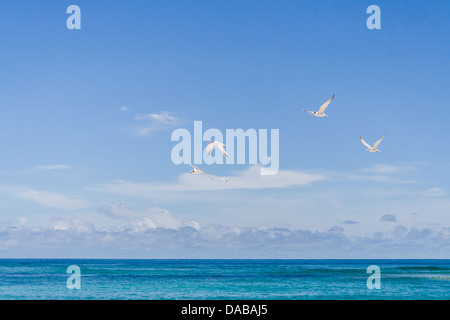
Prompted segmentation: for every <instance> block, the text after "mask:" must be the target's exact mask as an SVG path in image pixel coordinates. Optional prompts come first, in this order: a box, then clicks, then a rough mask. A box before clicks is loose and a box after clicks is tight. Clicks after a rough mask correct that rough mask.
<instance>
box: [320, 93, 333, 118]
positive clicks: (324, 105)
mask: <svg viewBox="0 0 450 320" xmlns="http://www.w3.org/2000/svg"><path fill="white" fill-rule="evenodd" d="M333 98H334V94H333V96H332V97H331V98H330V99H328V101H327V102H325V103H324V104H323V105H321V106H320V108H319V111H317V113H320V114H322V113H324V112H325V109H326V108H327V107H328V105H329V104H330V102H331V100H333Z"/></svg>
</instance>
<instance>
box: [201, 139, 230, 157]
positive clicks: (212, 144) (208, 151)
mask: <svg viewBox="0 0 450 320" xmlns="http://www.w3.org/2000/svg"><path fill="white" fill-rule="evenodd" d="M224 146H225V145H224V144H223V143H221V142H218V141H214V142H210V143H209V144H208V145H207V146H206V154H207V155H208V156H209V155H210V154H211V151H212V149H213V148H214V147H217V148H219V150H220V152H222V154H223V155H224V156H225V158H227V159H228V155H227V152H226V151H225V148H224Z"/></svg>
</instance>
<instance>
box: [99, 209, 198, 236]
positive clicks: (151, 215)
mask: <svg viewBox="0 0 450 320" xmlns="http://www.w3.org/2000/svg"><path fill="white" fill-rule="evenodd" d="M97 212H99V213H102V214H104V215H106V216H108V217H110V218H113V219H119V220H125V221H127V222H129V223H131V226H132V230H133V231H136V232H138V231H145V230H148V229H156V228H164V229H174V230H178V229H180V228H182V227H192V228H194V229H198V228H200V224H199V223H198V222H196V221H192V220H187V221H181V220H178V219H175V218H174V217H172V215H171V214H170V213H169V211H168V210H166V209H162V208H157V207H155V208H149V209H147V210H146V211H144V212H136V211H132V210H130V209H127V208H126V207H125V205H124V204H117V203H110V204H109V205H107V206H104V207H101V208H99V209H97Z"/></svg>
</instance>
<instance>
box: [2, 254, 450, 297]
mask: <svg viewBox="0 0 450 320" xmlns="http://www.w3.org/2000/svg"><path fill="white" fill-rule="evenodd" d="M69 266H75V269H77V267H78V269H77V270H75V271H72V269H69V273H68V267H69ZM369 266H376V267H378V268H379V272H378V273H372V272H370V273H368V272H367V271H368V270H367V269H368V267H369ZM71 272H75V273H71ZM77 286H78V289H77ZM369 287H371V289H370V288H369ZM377 287H378V288H377ZM449 298H450V260H151V259H149V260H122V259H117V260H115V259H0V299H1V300H80V299H81V300H216V299H217V300H247V299H250V300H320V299H326V300H330V299H331V300H374V299H376V300H391V299H401V300H405V299H415V300H417V299H419V300H427V299H433V300H442V299H445V300H448V299H449Z"/></svg>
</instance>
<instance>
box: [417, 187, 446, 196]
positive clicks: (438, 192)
mask: <svg viewBox="0 0 450 320" xmlns="http://www.w3.org/2000/svg"><path fill="white" fill-rule="evenodd" d="M422 195H423V196H425V197H442V196H445V190H444V189H442V188H430V189H427V190H425V191H423V192H422Z"/></svg>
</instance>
